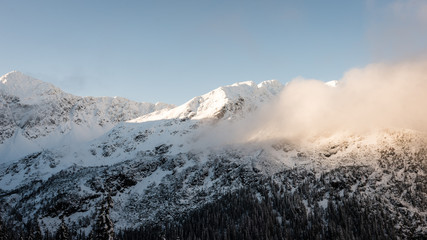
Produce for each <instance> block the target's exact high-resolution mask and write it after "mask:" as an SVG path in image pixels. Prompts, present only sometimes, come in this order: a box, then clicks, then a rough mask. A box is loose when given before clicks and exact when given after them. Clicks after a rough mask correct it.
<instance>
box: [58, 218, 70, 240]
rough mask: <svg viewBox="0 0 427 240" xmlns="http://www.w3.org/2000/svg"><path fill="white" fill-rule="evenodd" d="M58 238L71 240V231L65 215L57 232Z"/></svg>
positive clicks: (59, 239)
mask: <svg viewBox="0 0 427 240" xmlns="http://www.w3.org/2000/svg"><path fill="white" fill-rule="evenodd" d="M55 238H56V239H58V240H69V239H71V238H70V231H69V230H68V227H67V225H66V224H65V220H64V217H61V225H59V228H58V231H57V232H56V237H55Z"/></svg>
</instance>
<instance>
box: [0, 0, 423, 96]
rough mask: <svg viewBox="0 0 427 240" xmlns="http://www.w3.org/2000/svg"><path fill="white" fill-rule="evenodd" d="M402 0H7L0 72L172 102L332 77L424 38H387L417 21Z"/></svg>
mask: <svg viewBox="0 0 427 240" xmlns="http://www.w3.org/2000/svg"><path fill="white" fill-rule="evenodd" d="M399 2H401V1H399V0H396V1H375V0H367V1H362V0H360V1H342V0H336V1H328V0H326V1H316V0H312V1H204V0H199V1H162V0H158V1H57V0H53V1H44V0H40V1H1V5H0V6H1V9H2V13H1V14H0V33H1V37H0V75H2V74H5V73H7V72H9V71H12V70H18V71H21V72H23V73H25V74H29V75H31V76H34V77H36V78H39V79H41V80H44V81H47V82H51V83H53V84H55V85H56V86H58V87H60V88H62V89H63V90H65V91H67V92H70V93H73V94H75V95H80V96H88V95H89V96H122V97H126V98H129V99H132V100H136V101H148V102H157V101H162V102H167V103H173V104H181V103H184V102H185V101H187V100H189V99H190V98H192V97H194V96H197V95H201V94H203V93H206V92H208V91H210V90H212V89H214V88H216V87H219V86H222V85H227V84H232V83H234V82H240V81H248V80H253V81H255V82H261V81H264V80H269V79H277V80H279V81H281V82H282V83H285V82H287V81H290V80H291V79H293V78H295V77H297V76H302V77H305V78H316V79H320V80H323V81H329V80H334V79H339V78H341V76H342V74H343V73H344V72H345V71H346V70H348V69H350V68H353V67H363V66H365V65H367V64H369V63H371V62H375V61H381V60H383V59H388V58H393V56H392V55H395V54H390V50H391V49H395V47H396V45H399V46H400V41H401V40H402V41H408V42H409V43H411V46H417V45H416V44H417V43H418V44H419V45H420V46H418V47H411V48H410V49H409V50H411V51H412V52H417V51H418V50H419V48H422V47H423V46H424V43H425V42H426V41H425V40H426V38H424V39H422V40H423V41H419V39H418V38H417V36H416V35H415V34H418V32H419V31H415V30H414V31H412V32H409V33H408V35H411V34H412V35H413V36H412V35H411V36H410V37H408V39H406V38H405V39H400V38H398V39H399V41H397V42H396V41H390V42H389V41H384V38H386V39H388V37H394V36H395V35H396V33H398V32H399V31H401V30H403V29H406V25H405V24H408V25H409V24H411V26H412V25H414V24H413V22H411V21H412V20H413V19H412V20H411V19H410V20H408V21H407V22H404V21H403V22H402V21H400V20H401V19H400V20H399V19H397V20H396V18H397V17H396V16H397V15H398V14H397V13H396V11H394V10H393V9H394V8H392V7H393V6H394V5H393V6H392V5H391V4H392V3H394V4H395V5H396V4H399ZM412 2H418V1H417V0H412ZM404 7H408V6H406V5H405V6H404ZM404 7H402V9H403V8H404ZM409 7H411V6H409ZM390 9H392V10H393V11H394V12H393V11H392V10H390ZM402 11H407V12H408V11H409V10H405V9H403V10H402ZM402 11H401V12H402ZM411 11H413V10H411ZM426 13H427V12H426ZM405 14H407V13H405ZM393 22H394V23H395V22H399V23H401V24H400V25H399V24H394V25H393ZM397 25H399V26H398V27H396V26H397ZM415 32H417V33H415ZM414 39H417V40H414ZM385 42H387V43H385ZM407 50H408V49H406V48H405V49H404V50H402V51H401V52H405V53H407V52H408V51H407ZM411 51H409V52H411ZM397 52H398V51H397ZM397 55H399V54H397ZM400 55H401V54H400Z"/></svg>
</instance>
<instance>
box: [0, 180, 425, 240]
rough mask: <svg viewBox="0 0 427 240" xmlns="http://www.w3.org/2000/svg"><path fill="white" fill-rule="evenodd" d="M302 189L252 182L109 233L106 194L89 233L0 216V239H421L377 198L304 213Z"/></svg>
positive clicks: (357, 197)
mask: <svg viewBox="0 0 427 240" xmlns="http://www.w3.org/2000/svg"><path fill="white" fill-rule="evenodd" d="M303 190H304V189H303V188H301V189H297V190H295V191H294V192H289V191H285V190H284V188H283V185H278V184H276V183H274V182H273V181H270V180H261V181H259V182H257V183H256V184H253V185H252V186H247V187H245V188H242V189H240V190H237V191H234V192H229V193H226V194H225V195H224V196H223V197H222V198H220V199H219V200H217V201H214V202H211V203H208V204H206V205H205V206H204V207H202V208H199V209H196V210H194V211H192V212H189V213H188V214H186V215H185V216H181V218H180V219H175V220H174V221H170V222H162V223H158V224H150V225H144V226H141V227H139V228H137V229H121V230H118V231H117V232H116V234H115V233H114V226H113V222H112V221H111V219H110V214H109V209H111V208H112V207H113V203H112V199H111V197H110V196H109V195H108V196H107V197H106V198H105V199H104V200H103V201H101V202H100V204H99V206H98V210H97V218H96V222H95V224H94V226H93V229H92V232H91V233H90V234H89V235H88V236H87V235H86V234H84V232H82V231H79V230H77V229H73V228H71V230H70V228H69V226H67V224H66V222H65V221H64V219H63V218H62V219H61V224H60V226H59V227H58V229H57V230H56V231H54V232H44V233H42V231H41V230H40V227H39V226H38V222H37V221H36V220H33V221H30V222H28V223H27V224H25V226H24V227H23V228H20V229H16V228H14V230H13V231H12V230H11V229H12V226H11V224H8V223H5V222H3V221H1V219H0V240H2V239H31V240H32V239H46V240H51V239H78V240H80V239H81V240H86V239H109V240H110V239H119V240H137V239H145V240H158V239H182V240H184V239H188V240H198V239H203V240H216V239H224V240H240V239H248V240H251V239H273V240H280V239H400V238H408V237H409V238H411V239H425V237H426V236H417V235H412V236H404V237H403V236H402V235H401V233H399V232H396V230H395V228H394V226H395V224H397V222H396V220H394V219H393V217H392V216H391V215H390V214H389V212H388V210H387V209H386V207H385V206H384V205H382V204H381V202H380V201H379V200H378V199H370V198H367V197H363V196H361V195H354V196H352V197H347V198H342V199H330V200H329V201H327V204H326V205H323V206H320V205H319V204H318V203H315V204H314V207H311V208H310V209H309V210H308V211H307V208H306V204H307V202H306V199H307V197H309V196H307V194H306V193H305V191H303Z"/></svg>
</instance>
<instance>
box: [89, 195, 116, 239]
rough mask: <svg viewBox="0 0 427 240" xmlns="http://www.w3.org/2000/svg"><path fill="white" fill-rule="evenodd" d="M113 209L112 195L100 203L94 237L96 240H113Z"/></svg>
mask: <svg viewBox="0 0 427 240" xmlns="http://www.w3.org/2000/svg"><path fill="white" fill-rule="evenodd" d="M112 207H113V199H112V197H111V195H110V194H108V195H107V197H106V198H105V199H103V200H102V201H101V202H100V206H99V210H98V216H97V219H96V224H95V227H94V229H93V235H94V238H95V239H96V240H113V239H114V224H113V221H112V220H111V218H110V209H111V208H112Z"/></svg>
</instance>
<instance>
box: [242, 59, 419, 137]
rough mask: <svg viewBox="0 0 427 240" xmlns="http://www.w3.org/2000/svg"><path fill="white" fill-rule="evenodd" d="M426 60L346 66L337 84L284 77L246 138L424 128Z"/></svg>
mask: <svg viewBox="0 0 427 240" xmlns="http://www.w3.org/2000/svg"><path fill="white" fill-rule="evenodd" d="M426 93H427V61H418V62H404V63H396V64H383V63H382V64H371V65H369V66H367V67H365V68H356V69H351V70H350V71H348V72H347V73H345V74H344V77H343V78H342V79H341V80H340V81H339V83H338V85H337V87H330V86H327V85H326V84H324V82H321V81H318V80H304V79H296V80H294V81H292V82H290V83H289V84H288V85H287V86H286V87H285V89H284V90H283V92H282V93H281V95H280V98H279V100H278V101H277V102H276V103H275V104H274V106H272V107H270V108H268V109H264V110H262V113H260V114H259V115H258V117H257V119H256V120H255V121H253V120H254V119H251V122H253V123H254V125H253V126H252V129H253V131H251V133H250V134H249V136H248V138H249V139H259V140H267V139H276V138H282V139H300V138H307V137H316V136H329V135H333V134H336V133H339V132H342V131H346V132H350V133H355V134H362V133H365V132H369V131H372V130H377V129H396V128H397V129H412V130H416V131H427V108H426V106H425V104H426V103H427V94H426Z"/></svg>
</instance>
